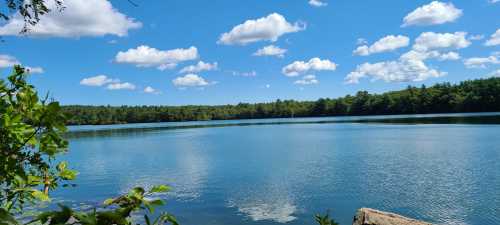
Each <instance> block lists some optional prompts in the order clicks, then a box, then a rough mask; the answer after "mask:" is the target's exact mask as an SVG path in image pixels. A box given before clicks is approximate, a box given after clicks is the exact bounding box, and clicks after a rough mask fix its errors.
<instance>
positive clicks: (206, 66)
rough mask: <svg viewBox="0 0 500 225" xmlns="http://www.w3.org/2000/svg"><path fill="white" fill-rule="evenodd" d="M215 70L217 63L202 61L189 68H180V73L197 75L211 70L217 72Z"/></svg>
mask: <svg viewBox="0 0 500 225" xmlns="http://www.w3.org/2000/svg"><path fill="white" fill-rule="evenodd" d="M217 69H218V64H217V62H214V63H206V62H203V61H199V62H198V63H197V64H195V65H190V66H186V67H184V68H182V69H181V71H180V73H198V72H201V71H211V70H217Z"/></svg>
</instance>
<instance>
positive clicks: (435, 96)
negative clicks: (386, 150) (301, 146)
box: [63, 78, 500, 125]
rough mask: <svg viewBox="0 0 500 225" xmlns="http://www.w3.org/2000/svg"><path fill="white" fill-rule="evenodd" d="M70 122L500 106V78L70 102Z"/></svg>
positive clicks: (476, 109) (437, 110)
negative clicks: (278, 94)
mask: <svg viewBox="0 0 500 225" xmlns="http://www.w3.org/2000/svg"><path fill="white" fill-rule="evenodd" d="M63 111H64V112H65V113H66V115H68V116H69V121H68V123H69V124H75V125H80V124H120V123H141V122H175V121H194V120H231V119H259V118H283V117H311V116H347V115H356V116H357V115H393V114H416V113H419V114H420V113H458V112H493V111H500V78H490V79H480V80H473V81H464V82H461V83H460V84H457V85H451V84H449V83H444V84H437V85H434V86H432V87H429V88H428V87H425V86H422V87H421V88H416V87H411V86H410V87H408V88H407V89H405V90H402V91H394V92H387V93H383V94H370V93H368V92H366V91H360V92H358V93H357V94H356V95H354V96H351V95H347V96H345V97H341V98H336V99H330V98H322V99H319V100H317V101H302V102H299V101H294V100H285V101H282V100H277V101H276V102H271V103H257V104H248V103H240V104H237V105H220V106H196V105H189V106H120V107H112V106H64V107H63Z"/></svg>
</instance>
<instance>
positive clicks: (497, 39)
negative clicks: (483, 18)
mask: <svg viewBox="0 0 500 225" xmlns="http://www.w3.org/2000/svg"><path fill="white" fill-rule="evenodd" d="M484 44H485V45H486V46H494V45H500V29H498V30H497V31H496V32H495V33H494V34H492V35H491V37H490V39H488V40H487V41H486V43H484Z"/></svg>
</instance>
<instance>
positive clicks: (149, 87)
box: [143, 86, 161, 95]
mask: <svg viewBox="0 0 500 225" xmlns="http://www.w3.org/2000/svg"><path fill="white" fill-rule="evenodd" d="M143 91H144V93H148V94H156V95H157V94H161V91H159V90H156V89H154V88H153V87H151V86H147V87H145V88H144V90H143Z"/></svg>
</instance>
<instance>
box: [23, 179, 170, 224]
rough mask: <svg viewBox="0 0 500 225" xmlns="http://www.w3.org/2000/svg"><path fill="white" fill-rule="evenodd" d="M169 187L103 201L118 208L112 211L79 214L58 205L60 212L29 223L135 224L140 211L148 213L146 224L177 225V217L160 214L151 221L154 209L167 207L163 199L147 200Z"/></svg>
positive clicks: (134, 192) (131, 193) (138, 191)
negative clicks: (134, 219) (135, 216)
mask: <svg viewBox="0 0 500 225" xmlns="http://www.w3.org/2000/svg"><path fill="white" fill-rule="evenodd" d="M169 189H170V188H169V187H168V186H164V185H160V186H155V187H153V188H152V189H151V190H149V191H147V192H146V191H145V190H144V189H143V188H141V187H136V188H134V189H132V190H131V191H130V192H129V193H128V194H126V195H123V196H120V197H118V198H114V199H108V200H106V201H105V202H104V205H105V207H106V208H109V207H113V206H114V207H115V209H111V210H102V211H97V210H96V209H94V210H92V211H91V212H77V211H74V210H72V209H70V208H68V207H66V206H64V205H59V207H60V208H61V209H60V211H51V212H45V213H42V214H40V215H39V216H38V217H37V218H35V219H34V220H32V221H31V222H29V223H28V224H30V223H34V222H41V223H42V224H47V223H48V224H49V225H56V224H81V225H107V224H116V225H132V224H133V221H132V219H131V218H132V214H133V213H134V212H139V211H147V212H146V213H145V214H144V222H145V224H146V225H164V224H172V225H178V223H177V220H176V219H175V217H174V216H172V215H171V214H168V213H165V212H163V213H161V214H160V215H159V216H158V217H157V218H156V219H154V220H152V219H151V218H150V216H149V215H148V213H149V214H152V213H154V211H155V207H158V206H162V205H164V204H165V203H164V201H162V200H160V199H155V200H148V199H147V197H149V196H151V195H153V194H155V193H162V192H167V191H168V190H169Z"/></svg>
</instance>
